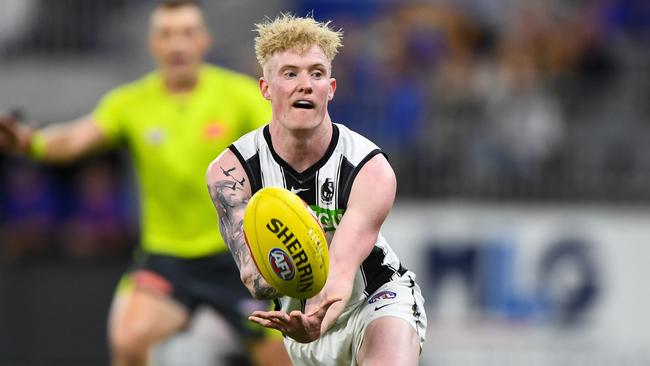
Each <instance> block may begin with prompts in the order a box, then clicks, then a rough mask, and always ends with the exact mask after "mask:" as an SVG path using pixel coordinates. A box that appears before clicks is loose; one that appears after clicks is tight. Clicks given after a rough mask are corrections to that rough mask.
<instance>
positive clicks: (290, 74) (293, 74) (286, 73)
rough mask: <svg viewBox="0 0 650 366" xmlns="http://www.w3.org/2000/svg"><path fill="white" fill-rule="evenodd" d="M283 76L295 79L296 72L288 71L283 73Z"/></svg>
mask: <svg viewBox="0 0 650 366" xmlns="http://www.w3.org/2000/svg"><path fill="white" fill-rule="evenodd" d="M283 76H284V77H286V78H295V77H296V72H295V71H291V70H288V71H285V72H284V74H283Z"/></svg>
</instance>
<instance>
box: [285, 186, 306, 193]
mask: <svg viewBox="0 0 650 366" xmlns="http://www.w3.org/2000/svg"><path fill="white" fill-rule="evenodd" d="M290 190H291V193H293V194H298V193H300V192H306V191H308V190H309V188H300V187H298V188H294V187H291V189H290Z"/></svg>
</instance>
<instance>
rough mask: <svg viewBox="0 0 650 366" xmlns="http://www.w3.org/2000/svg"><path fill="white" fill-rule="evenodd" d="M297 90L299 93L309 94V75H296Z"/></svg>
mask: <svg viewBox="0 0 650 366" xmlns="http://www.w3.org/2000/svg"><path fill="white" fill-rule="evenodd" d="M298 91H299V92H300V93H305V94H311V92H312V91H313V89H312V86H311V78H310V77H309V75H304V74H301V75H300V76H299V77H298Z"/></svg>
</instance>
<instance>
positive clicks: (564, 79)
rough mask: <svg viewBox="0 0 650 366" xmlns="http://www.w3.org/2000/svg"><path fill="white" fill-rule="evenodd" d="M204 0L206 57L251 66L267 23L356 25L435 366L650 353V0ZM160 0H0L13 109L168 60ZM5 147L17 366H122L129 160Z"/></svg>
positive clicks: (75, 101)
mask: <svg viewBox="0 0 650 366" xmlns="http://www.w3.org/2000/svg"><path fill="white" fill-rule="evenodd" d="M204 3H205V4H206V12H207V19H208V24H209V25H210V27H211V30H212V31H213V32H214V35H215V47H214V48H213V50H212V52H211V54H210V57H209V60H210V61H213V62H217V63H220V64H223V65H226V66H229V67H232V68H234V69H236V70H239V71H243V72H247V73H250V74H254V75H257V74H258V68H257V66H256V64H255V60H254V57H253V51H252V39H253V32H252V31H251V30H252V28H253V23H254V22H257V21H260V20H261V19H263V17H264V16H265V15H269V16H273V15H274V14H277V12H278V11H281V10H284V11H286V10H293V11H295V12H296V13H297V14H299V15H302V14H306V13H307V12H309V11H311V10H312V9H313V10H314V15H315V17H316V18H319V19H330V18H331V19H334V22H333V24H334V26H337V27H342V28H343V29H344V31H345V44H346V46H345V47H344V49H343V51H342V53H341V54H340V55H339V56H338V58H337V60H336V62H335V68H334V73H335V76H336V77H337V79H338V80H339V88H338V90H337V95H336V98H335V100H334V102H333V103H332V105H331V114H332V117H333V119H334V120H335V121H340V122H344V123H346V124H347V125H349V126H350V127H352V128H353V129H356V130H358V131H360V132H361V133H363V134H365V135H367V136H368V137H370V138H372V139H374V140H375V141H376V142H377V143H378V144H379V145H380V146H381V147H382V148H384V149H385V150H386V151H387V152H388V153H389V154H390V156H391V162H392V164H393V165H394V167H395V169H396V171H397V174H398V182H399V192H398V200H397V203H396V207H395V210H394V211H393V213H392V214H391V216H390V217H389V219H388V222H387V224H386V226H385V230H384V233H385V236H387V237H388V239H389V241H390V242H391V243H392V245H393V246H394V248H395V249H396V250H397V252H398V254H400V256H401V257H402V258H403V260H404V261H405V262H406V265H407V266H408V267H410V268H412V269H414V270H415V271H416V272H417V273H418V275H419V278H420V281H421V284H422V288H423V293H424V295H425V298H426V299H427V301H428V303H427V304H428V305H427V311H428V314H429V334H428V337H429V338H428V340H427V343H426V344H425V349H424V351H423V357H422V362H421V364H422V365H463V366H464V365H650V332H649V331H648V329H649V328H650V315H649V312H648V309H650V291H648V290H647V286H646V285H643V283H644V282H645V281H647V279H648V278H650V266H648V260H650V226H649V225H648V223H649V222H650V206H649V204H650V144H649V143H647V140H648V136H650V134H649V132H650V102H649V100H650V5H649V4H650V3H648V2H647V1H645V0H582V1H572V2H567V1H543V0H534V1H527V0H457V1H452V0H446V1H445V0H438V1H388V0H385V1H381V0H375V1H372V0H357V1H346V0H329V1H327V0H303V1H300V0H295V1H281V0H273V1H264V2H255V1H252V0H245V1H244V0H238V1H235V0H224V1H211V2H208V1H205V2H204ZM151 4H152V2H151V1H149V0H140V1H136V0H96V1H92V2H91V1H84V0H0V9H1V10H0V109H4V110H8V109H11V108H22V109H23V111H24V114H25V117H26V118H27V119H29V120H34V121H39V122H38V123H37V124H47V123H51V122H55V121H61V120H67V119H70V118H74V117H76V116H79V115H82V114H84V113H87V112H88V111H90V110H91V109H92V108H93V107H94V105H95V103H96V101H97V99H98V98H99V97H100V96H101V95H102V94H103V93H104V92H106V91H107V90H108V89H110V88H111V87H114V86H116V85H118V84H120V83H123V82H126V81H129V80H132V79H133V78H135V77H137V76H138V75H140V74H141V73H143V72H145V71H147V70H149V69H150V67H151V60H150V59H149V57H148V55H147V52H146V50H145V49H144V47H143V45H144V38H145V32H146V20H147V12H148V10H149V9H150V6H151ZM0 159H1V162H0V170H1V171H0V220H1V221H0V365H103V364H106V363H107V353H106V349H105V348H106V347H105V335H104V334H105V331H106V329H105V324H104V323H105V317H106V312H107V310H108V304H109V300H110V297H111V292H112V289H113V286H114V284H115V281H116V280H117V278H118V276H119V274H120V273H121V272H122V271H123V270H124V268H125V266H126V263H127V261H128V259H129V257H130V252H131V250H132V248H133V246H134V245H135V243H136V240H137V209H138V208H137V204H136V203H135V197H136V194H137V193H136V192H135V191H134V187H135V186H134V185H133V180H134V174H133V173H132V170H131V167H130V166H129V164H128V163H127V162H128V159H125V156H124V154H123V153H122V152H117V153H110V154H101V155H98V156H95V157H92V158H90V159H87V160H85V161H82V162H79V163H75V164H72V165H67V166H62V167H49V166H42V165H39V164H35V163H31V162H28V161H26V160H23V159H16V158H13V157H1V158H0ZM206 198H207V193H206ZM179 209H182V207H179ZM186 360H187V359H186Z"/></svg>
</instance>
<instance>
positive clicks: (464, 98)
mask: <svg viewBox="0 0 650 366" xmlns="http://www.w3.org/2000/svg"><path fill="white" fill-rule="evenodd" d="M304 3H305V4H304V6H303V8H304V10H305V11H307V10H309V9H315V14H316V15H322V16H323V18H333V19H334V24H335V25H336V26H339V27H341V28H343V29H344V32H345V41H346V46H345V48H344V52H343V53H342V55H341V56H340V58H339V59H338V60H337V63H336V66H335V76H336V77H337V78H338V80H339V89H338V92H337V96H336V98H335V101H334V103H333V107H334V108H333V118H334V120H337V121H342V122H345V123H347V124H349V125H350V126H351V127H352V128H355V129H357V130H359V131H361V132H362V133H364V134H366V135H368V136H370V137H371V138H373V139H374V140H376V141H378V142H379V144H380V146H382V147H383V148H384V149H386V150H388V151H389V152H390V153H391V155H392V157H393V160H392V162H393V163H394V165H395V166H396V168H397V170H398V175H399V178H401V179H399V183H400V187H401V194H402V196H404V195H406V196H417V197H458V196H461V197H469V198H488V199H490V198H498V199H500V198H523V199H545V198H553V199H573V198H577V199H596V200H602V199H605V200H609V199H622V198H628V199H630V198H631V199H636V198H639V197H645V198H647V197H650V194H649V193H650V191H649V190H648V188H647V187H648V183H649V182H650V179H648V178H650V176H649V175H648V174H647V172H648V168H650V165H649V164H648V163H649V162H648V159H647V157H646V156H647V155H648V154H647V153H648V149H647V148H646V147H645V146H646V145H647V144H645V143H644V140H645V139H644V138H643V136H644V134H645V133H646V132H648V127H649V126H648V121H649V120H650V103H648V100H649V98H648V97H649V96H650V47H648V46H649V45H650V4H649V3H648V2H647V1H643V0H593V1H577V2H558V1H542V0H534V1H505V0H500V1H478V0H473V1H451V0H449V1H398V2H396V1H384V2H381V1H379V2H377V1H361V2H359V4H357V7H361V8H363V9H356V10H355V11H354V12H350V11H349V9H347V8H348V7H349V6H348V5H347V2H328V1H318V0H315V1H305V2H304ZM360 4H362V5H360ZM357 14H365V15H364V16H363V17H361V18H359V17H358V16H357ZM360 19H361V20H360Z"/></svg>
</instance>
